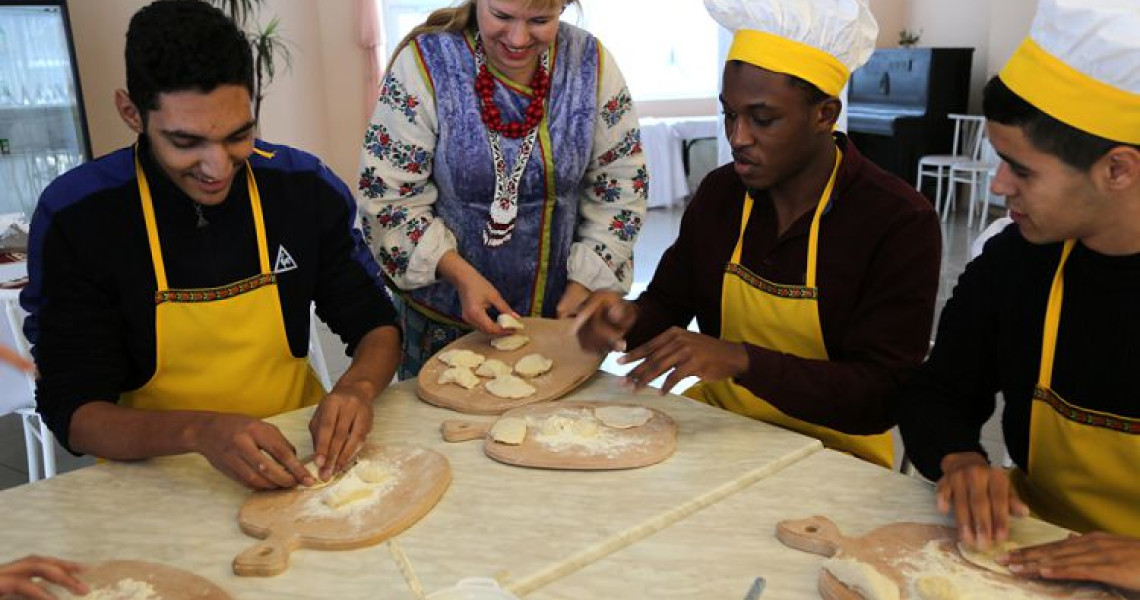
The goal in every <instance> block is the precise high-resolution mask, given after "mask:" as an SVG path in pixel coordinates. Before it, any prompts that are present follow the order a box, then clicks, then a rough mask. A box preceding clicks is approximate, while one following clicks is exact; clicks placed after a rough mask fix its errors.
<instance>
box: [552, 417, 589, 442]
mask: <svg viewBox="0 0 1140 600" xmlns="http://www.w3.org/2000/svg"><path fill="white" fill-rule="evenodd" d="M539 431H541V432H542V435H543V437H547V438H556V437H560V436H562V435H563V434H564V433H568V434H571V435H573V436H575V437H581V438H595V437H598V422H597V421H595V420H593V419H574V418H570V417H564V416H562V415H553V416H551V417H547V418H546V420H544V421H543V422H542V425H540V426H539Z"/></svg>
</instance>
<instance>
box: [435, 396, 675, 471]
mask: <svg viewBox="0 0 1140 600" xmlns="http://www.w3.org/2000/svg"><path fill="white" fill-rule="evenodd" d="M599 406H638V407H640V406H639V405H636V404H620V403H609V402H605V403H603V402H555V403H546V404H532V405H529V406H520V407H519V408H514V409H511V410H508V411H507V412H506V413H504V414H503V415H502V416H501V417H500V418H505V417H519V418H524V419H527V420H528V421H529V423H528V425H527V433H526V439H525V440H523V442H522V443H521V444H519V445H517V446H512V445H509V444H502V443H499V442H496V441H495V440H494V439H492V438H491V436H490V431H491V427H492V426H493V425H494V423H495V421H463V420H448V421H444V422H443V425H442V430H443V439H445V440H447V441H449V442H462V441H466V440H474V439H483V440H484V442H483V449H484V452H486V453H487V456H489V457H491V458H493V459H495V460H497V461H499V462H502V463H506V464H510V465H518V466H522V467H539V468H543V469H580V470H591V471H594V470H605V469H632V468H636V467H646V466H649V465H653V464H657V463H659V462H661V461H663V460H665V459H666V458H669V457H670V456H672V454H673V451H674V450H676V449H677V424H676V423H674V422H673V419H671V418H669V415H667V414H665V413H664V412H661V411H659V410H657V409H653V408H649V407H640V408H647V409H648V410H650V411H652V412H653V417H652V418H650V420H649V421H648V422H646V423H645V424H644V425H642V426H640V427H632V428H629V429H613V428H609V427H605V426H603V425H601V424H599V427H598V429H599V431H600V432H601V435H604V436H606V438H604V439H608V440H611V442H610V443H609V444H605V445H599V446H598V447H597V448H592V447H587V446H582V445H576V444H565V443H563V444H554V445H551V444H550V443H544V442H542V441H539V440H538V439H537V436H538V433H539V431H538V426H539V424H540V423H541V421H542V420H543V419H545V418H548V417H551V416H554V415H559V414H561V415H563V416H567V417H582V416H588V415H592V414H593V410H594V408H596V407H599Z"/></svg>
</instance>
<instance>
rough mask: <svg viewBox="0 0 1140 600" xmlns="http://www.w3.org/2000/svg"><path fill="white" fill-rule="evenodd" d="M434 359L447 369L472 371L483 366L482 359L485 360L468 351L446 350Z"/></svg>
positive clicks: (480, 355)
mask: <svg viewBox="0 0 1140 600" xmlns="http://www.w3.org/2000/svg"><path fill="white" fill-rule="evenodd" d="M436 357H437V358H439V360H442V361H443V362H444V363H445V364H446V365H447V366H449V367H467V368H468V369H474V368H475V367H478V366H479V365H481V364H483V359H484V358H486V357H485V356H483V355H482V354H479V353H478V352H472V351H470V350H447V351H445V352H440V353H439V354H437V355H436Z"/></svg>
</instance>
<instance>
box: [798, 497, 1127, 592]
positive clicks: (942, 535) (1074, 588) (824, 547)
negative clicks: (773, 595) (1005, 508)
mask: <svg viewBox="0 0 1140 600" xmlns="http://www.w3.org/2000/svg"><path fill="white" fill-rule="evenodd" d="M776 531H777V533H776V536H777V537H778V538H779V539H780V541H781V542H783V543H784V544H785V545H787V546H790V547H792V548H796V549H798V550H803V551H805V552H813V553H816V554H822V555H824V556H830V555H832V554H834V556H835V557H836V558H850V559H853V560H856V561H859V562H861V563H864V564H867V565H870V566H872V567H874V568H875V569H876V570H877V571H878V572H879V573H881V574H882V575H884V576H886V577H887V578H888V579H890V580H892V581H894V582H895V584H896V585H898V586H899V591H900V593H901V597H902V598H904V599H912V600H920V599H918V598H917V597H916V596H915V595H913V594H911V593H910V581H911V580H912V579H914V578H917V577H919V576H921V575H923V574H928V575H941V573H937V572H930V573H918V572H915V571H914V568H915V567H914V566H913V563H910V562H908V560H907V559H908V558H917V557H918V556H920V555H921V554H922V553H923V549H924V548H925V547H926V545H927V544H928V543H929V542H931V541H937V548H938V551H939V552H940V553H944V554H945V556H946V557H947V558H948V559H949V560H950V561H953V562H956V563H958V564H960V565H962V566H963V567H965V568H966V569H967V570H968V571H969V572H970V577H971V579H973V580H975V581H986V582H990V583H992V584H993V585H994V588H993V589H994V590H995V593H997V594H998V595H999V596H1000V591H1001V587H999V586H1012V587H1017V588H1020V589H1021V590H1024V591H1025V592H1028V593H1031V594H1034V595H1035V596H1036V597H1040V598H1080V599H1082V600H1121V599H1122V598H1123V596H1121V595H1119V594H1117V593H1116V592H1113V591H1111V590H1108V589H1106V588H1104V587H1101V586H1098V585H1092V584H1083V583H1047V582H1041V581H1036V580H1027V579H1018V578H1015V577H1012V576H1009V575H1002V574H999V573H994V572H991V571H987V570H985V569H982V568H981V567H978V566H976V565H973V564H971V563H969V562H966V560H965V559H963V558H962V556H961V554H959V553H958V551H957V547H956V545H955V539H956V537H957V536H956V533H955V530H954V529H953V528H951V527H944V526H941V525H932V524H929V523H891V524H889V525H884V526H882V527H879V528H878V529H875V530H873V531H871V532H870V533H868V534H866V535H864V536H862V537H857V538H849V537H846V536H844V535H843V534H842V533H840V532H839V529H838V528H837V527H836V526H835V524H834V523H833V522H831V520H829V519H827V518H826V517H818V516H817V517H811V518H808V519H800V520H795V521H782V522H780V523H779V524H778V525H777V527H776ZM819 593H820V596H821V597H822V598H824V599H825V600H866V599H865V598H864V596H863V595H862V594H860V593H859V592H858V591H856V590H854V589H852V588H850V587H848V586H846V585H844V584H843V583H842V582H840V581H839V580H838V579H837V578H836V577H835V576H834V575H832V574H831V573H830V572H828V571H827V570H826V569H825V568H822V567H821V568H820V571H819ZM969 597H972V596H969Z"/></svg>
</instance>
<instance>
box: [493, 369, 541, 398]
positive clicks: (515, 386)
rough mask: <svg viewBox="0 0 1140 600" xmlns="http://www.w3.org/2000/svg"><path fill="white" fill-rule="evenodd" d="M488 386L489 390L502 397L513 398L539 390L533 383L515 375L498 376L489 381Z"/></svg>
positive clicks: (522, 396) (525, 395)
mask: <svg viewBox="0 0 1140 600" xmlns="http://www.w3.org/2000/svg"><path fill="white" fill-rule="evenodd" d="M486 387H487V391H488V392H491V393H492V394H494V395H496V396H498V397H500V398H511V399H518V398H526V397H527V396H530V395H531V394H534V392H535V391H537V390H535V388H534V386H533V385H531V384H529V383H527V382H525V381H523V380H522V379H519V378H518V377H515V376H514V375H503V376H500V377H496V378H494V379H492V380H491V381H488V382H487V385H486Z"/></svg>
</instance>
